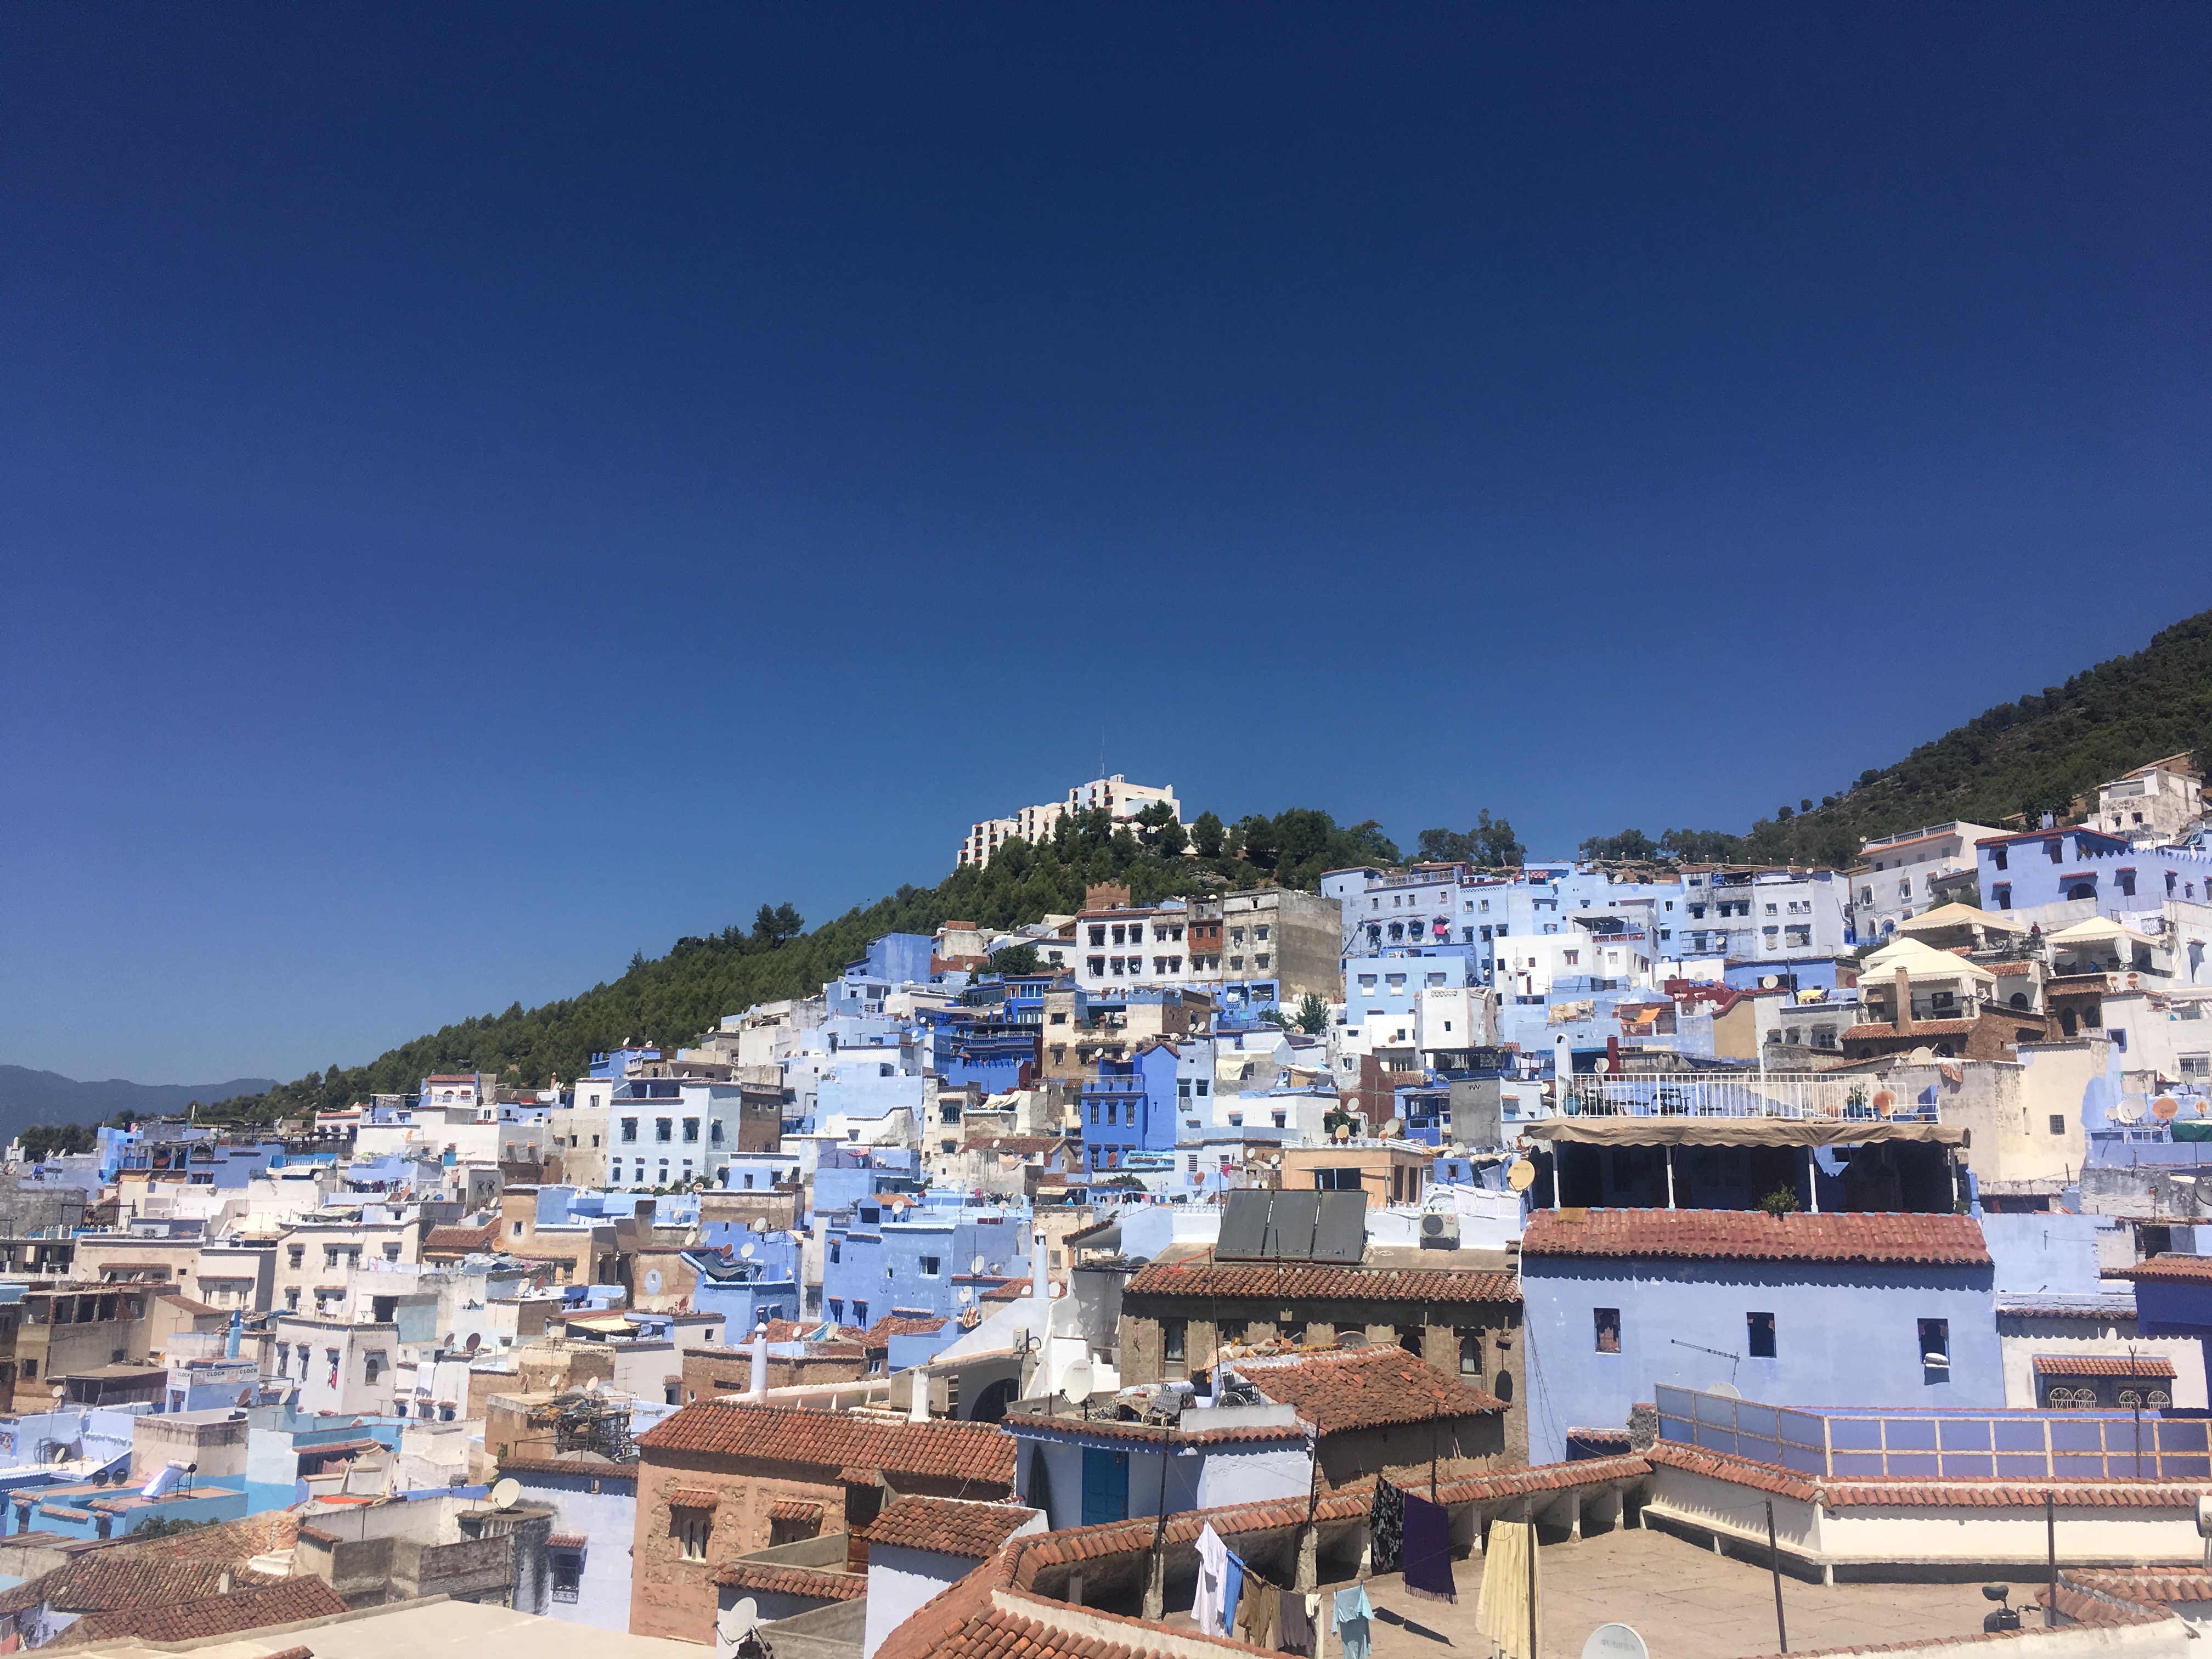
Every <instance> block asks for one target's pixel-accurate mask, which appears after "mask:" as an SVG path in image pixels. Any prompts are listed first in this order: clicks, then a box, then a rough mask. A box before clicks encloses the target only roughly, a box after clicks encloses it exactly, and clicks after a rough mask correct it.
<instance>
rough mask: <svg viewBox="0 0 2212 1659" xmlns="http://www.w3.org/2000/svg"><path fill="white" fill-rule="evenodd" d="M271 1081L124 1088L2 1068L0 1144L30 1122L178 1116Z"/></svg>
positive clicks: (112, 1082)
mask: <svg viewBox="0 0 2212 1659" xmlns="http://www.w3.org/2000/svg"><path fill="white" fill-rule="evenodd" d="M275 1087H276V1083H275V1081H274V1080H273V1079H269V1078H258V1077H240V1078H233V1079H231V1080H230V1081H229V1082H228V1083H126V1082H125V1081H124V1079H121V1078H108V1079H106V1080H105V1081H102V1082H98V1083H80V1082H78V1081H77V1080H76V1079H75V1078H67V1077H64V1076H63V1075H62V1074H61V1073H59V1072H34V1071H32V1070H30V1069H29V1068H28V1067H27V1066H0V1139H12V1138H14V1137H15V1136H16V1135H18V1134H21V1133H22V1132H23V1131H24V1130H25V1129H27V1128H28V1127H30V1126H31V1125H32V1124H33V1123H98V1122H101V1121H105V1120H106V1119H108V1118H111V1117H113V1116H115V1115H117V1114H118V1113H122V1112H129V1113H131V1114H132V1115H134V1116H141V1117H158V1116H160V1115H161V1114H163V1113H165V1112H181V1111H183V1110H184V1109H185V1107H186V1106H187V1105H189V1104H190V1103H191V1102H193V1101H195V1100H198V1101H215V1100H221V1099H222V1098H223V1097H226V1096H228V1095H238V1094H248V1093H254V1092H258V1091H261V1090H264V1089H273V1088H275Z"/></svg>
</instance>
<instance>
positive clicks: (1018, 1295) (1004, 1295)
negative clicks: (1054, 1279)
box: [975, 1279, 1030, 1302]
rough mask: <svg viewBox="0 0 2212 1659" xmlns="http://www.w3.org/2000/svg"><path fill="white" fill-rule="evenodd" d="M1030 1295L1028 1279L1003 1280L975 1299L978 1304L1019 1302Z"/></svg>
mask: <svg viewBox="0 0 2212 1659" xmlns="http://www.w3.org/2000/svg"><path fill="white" fill-rule="evenodd" d="M1029 1293H1030V1281H1029V1280H1028V1279H1001V1280H1000V1282H999V1283H998V1284H996V1285H993V1286H992V1287H991V1288H990V1289H989V1290H987V1291H984V1292H983V1293H982V1294H981V1296H979V1297H976V1298H975V1299H976V1300H977V1301H978V1302H1018V1301H1020V1300H1021V1299H1022V1298H1023V1297H1025V1296H1027V1295H1028V1294H1029Z"/></svg>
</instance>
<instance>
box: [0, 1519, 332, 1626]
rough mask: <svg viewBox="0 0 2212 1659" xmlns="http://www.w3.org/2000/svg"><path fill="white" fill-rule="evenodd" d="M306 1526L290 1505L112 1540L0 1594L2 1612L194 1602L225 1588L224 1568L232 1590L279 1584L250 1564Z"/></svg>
mask: <svg viewBox="0 0 2212 1659" xmlns="http://www.w3.org/2000/svg"><path fill="white" fill-rule="evenodd" d="M86 1518H87V1519H90V1518H91V1517H90V1516H89V1515H87V1516H86ZM302 1530H304V1528H301V1526H300V1524H299V1522H298V1521H297V1519H296V1518H295V1516H293V1515H292V1514H291V1513H290V1512H289V1511H288V1510H271V1511H268V1512H266V1513H264V1514H262V1515H254V1516H246V1518H245V1519H243V1520H240V1521H230V1522H224V1523H222V1525H220V1526H214V1527H201V1528H194V1529H193V1530H192V1531H191V1532H188V1533H180V1534H177V1535H176V1536H174V1537H173V1538H161V1539H154V1540H150V1541H147V1542H144V1543H140V1544H132V1543H130V1542H127V1541H125V1542H122V1543H118V1544H114V1545H111V1546H109V1547H107V1548H105V1549H102V1550H100V1551H99V1552H97V1553H93V1554H88V1555H85V1556H81V1557H79V1558H78V1559H76V1560H73V1561H70V1562H66V1563H64V1565H61V1566H58V1567H57V1568H55V1569H54V1570H53V1571H52V1572H49V1573H45V1574H42V1575H41V1576H40V1577H36V1578H33V1579H32V1580H30V1581H29V1582H28V1583H22V1584H18V1585H17V1586H16V1587H15V1589H11V1590H8V1591H5V1592H4V1593H0V1617H6V1616H8V1615H10V1614H14V1613H21V1612H23V1611H25V1610H26V1609H27V1608H30V1607H38V1606H40V1605H41V1604H46V1605H51V1606H52V1607H54V1608H55V1609H57V1610H58V1611H59V1612H63V1613H112V1612H114V1611H116V1610H118V1609H119V1608H124V1607H167V1606H174V1605H177V1604H179V1603H182V1602H186V1601H200V1600H203V1599H204V1598H206V1597H208V1596H212V1595H219V1594H221V1592H222V1577H223V1575H224V1574H225V1573H226V1572H228V1573H229V1574H230V1575H231V1577H232V1584H233V1588H234V1590H235V1591H243V1590H249V1589H264V1588H265V1587H267V1586H269V1585H270V1584H274V1583H283V1582H286V1581H284V1580H283V1579H277V1578H270V1577H264V1575H262V1574H260V1573H257V1572H254V1571H252V1570H251V1569H249V1568H248V1567H246V1562H247V1561H248V1560H250V1559H252V1558H253V1557H254V1556H257V1555H260V1554H264V1553H267V1552H269V1551H272V1550H281V1549H284V1548H287V1547H289V1546H290V1545H291V1544H292V1542H293V1541H294V1540H295V1538H296V1537H297V1536H298V1535H299V1534H300V1533H301V1531H302Z"/></svg>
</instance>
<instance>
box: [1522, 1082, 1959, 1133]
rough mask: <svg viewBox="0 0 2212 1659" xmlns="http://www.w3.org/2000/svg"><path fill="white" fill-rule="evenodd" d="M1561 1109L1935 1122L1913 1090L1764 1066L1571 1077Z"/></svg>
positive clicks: (1603, 1113)
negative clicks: (1731, 1071)
mask: <svg viewBox="0 0 2212 1659" xmlns="http://www.w3.org/2000/svg"><path fill="white" fill-rule="evenodd" d="M1565 1110H1566V1111H1568V1112H1569V1113H1571V1114H1577V1115H1582V1116H1586V1117H1791V1118H1803V1117H1832V1118H1851V1117H1864V1118H1880V1117H1894V1118H1899V1119H1902V1120H1904V1121H1907V1122H1912V1121H1922V1122H1933V1121H1936V1109H1935V1108H1934V1107H1933V1106H1923V1105H1922V1104H1921V1103H1920V1102H1919V1100H1918V1098H1917V1097H1916V1096H1913V1095H1911V1094H1908V1093H1906V1092H1905V1091H1903V1090H1900V1089H1894V1088H1889V1087H1887V1086H1885V1085H1883V1084H1881V1082H1880V1081H1879V1080H1877V1079H1872V1078H1865V1077H1827V1076H1822V1075H1820V1074H1818V1073H1787V1072H1770V1073H1766V1074H1765V1075H1764V1076H1741V1077H1717V1076H1708V1075H1705V1074H1704V1073H1672V1074H1665V1075H1660V1076H1655V1077H1605V1078H1600V1077H1577V1078H1576V1079H1573V1081H1572V1082H1571V1084H1570V1085H1568V1088H1567V1091H1566V1103H1565Z"/></svg>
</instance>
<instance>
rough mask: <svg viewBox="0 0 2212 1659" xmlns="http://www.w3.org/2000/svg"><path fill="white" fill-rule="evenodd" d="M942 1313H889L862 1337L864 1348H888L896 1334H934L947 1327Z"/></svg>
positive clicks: (861, 1341)
mask: <svg viewBox="0 0 2212 1659" xmlns="http://www.w3.org/2000/svg"><path fill="white" fill-rule="evenodd" d="M944 1328H945V1317H944V1316H943V1315H941V1314H900V1313H887V1314H885V1315H884V1316H883V1317H882V1318H881V1319H878V1321H877V1322H875V1323H874V1324H872V1325H871V1326H869V1327H868V1328H867V1330H866V1332H865V1333H864V1334H862V1336H861V1338H860V1346H862V1347H864V1348H888V1347H890V1345H891V1339H892V1338H893V1337H895V1336H933V1335H935V1334H937V1333H938V1332H939V1331H941V1330H943V1329H944Z"/></svg>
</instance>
